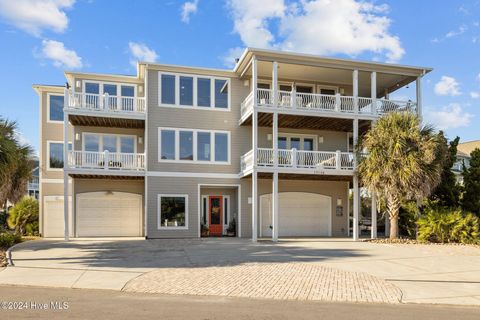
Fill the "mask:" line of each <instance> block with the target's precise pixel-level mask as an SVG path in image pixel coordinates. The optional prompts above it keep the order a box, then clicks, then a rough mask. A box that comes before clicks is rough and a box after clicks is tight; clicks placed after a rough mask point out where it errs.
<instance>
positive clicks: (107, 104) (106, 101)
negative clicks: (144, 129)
mask: <svg viewBox="0 0 480 320" xmlns="http://www.w3.org/2000/svg"><path fill="white" fill-rule="evenodd" d="M65 108H66V109H67V110H68V111H73V112H74V113H81V114H88V115H94V116H95V115H98V116H114V117H123V118H139V119H144V118H145V98H143V97H125V96H110V95H108V94H103V95H100V94H92V93H84V92H74V91H72V90H67V91H66V92H65Z"/></svg>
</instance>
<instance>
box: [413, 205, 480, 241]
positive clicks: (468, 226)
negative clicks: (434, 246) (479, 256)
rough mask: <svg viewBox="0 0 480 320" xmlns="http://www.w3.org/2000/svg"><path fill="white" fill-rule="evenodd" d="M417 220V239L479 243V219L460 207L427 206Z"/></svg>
mask: <svg viewBox="0 0 480 320" xmlns="http://www.w3.org/2000/svg"><path fill="white" fill-rule="evenodd" d="M425 212H426V214H425V215H424V216H422V217H421V218H420V219H418V221H417V225H418V240H420V241H430V242H440V243H446V242H452V243H479V242H480V227H479V224H480V220H479V218H478V217H476V216H475V215H473V214H471V213H464V212H462V210H461V209H456V210H453V211H452V209H446V208H427V209H425Z"/></svg>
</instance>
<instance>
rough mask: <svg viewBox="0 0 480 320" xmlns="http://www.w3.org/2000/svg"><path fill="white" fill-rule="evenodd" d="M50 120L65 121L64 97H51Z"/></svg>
mask: <svg viewBox="0 0 480 320" xmlns="http://www.w3.org/2000/svg"><path fill="white" fill-rule="evenodd" d="M49 98H50V105H49V119H48V120H50V121H63V96H55V95H50V96H49Z"/></svg>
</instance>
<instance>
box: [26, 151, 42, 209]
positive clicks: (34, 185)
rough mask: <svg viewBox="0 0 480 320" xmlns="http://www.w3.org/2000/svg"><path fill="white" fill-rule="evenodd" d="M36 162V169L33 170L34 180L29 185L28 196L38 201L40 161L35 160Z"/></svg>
mask: <svg viewBox="0 0 480 320" xmlns="http://www.w3.org/2000/svg"><path fill="white" fill-rule="evenodd" d="M33 161H34V169H33V170H32V179H30V181H29V182H28V185H27V195H28V196H30V197H34V198H35V199H37V200H38V198H39V187H40V185H39V180H38V177H39V172H40V170H39V161H38V160H37V159H35V160H33Z"/></svg>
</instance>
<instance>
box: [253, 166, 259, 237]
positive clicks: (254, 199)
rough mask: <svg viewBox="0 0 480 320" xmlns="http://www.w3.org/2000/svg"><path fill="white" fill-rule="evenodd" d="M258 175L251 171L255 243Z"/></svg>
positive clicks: (255, 235)
mask: <svg viewBox="0 0 480 320" xmlns="http://www.w3.org/2000/svg"><path fill="white" fill-rule="evenodd" d="M257 180H258V173H257V170H255V169H253V172H252V241H253V242H257V237H258V215H257V210H258V205H257V202H258V190H257Z"/></svg>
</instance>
